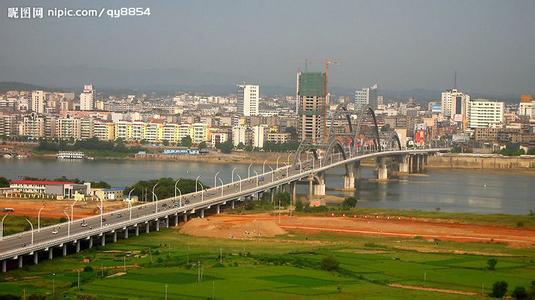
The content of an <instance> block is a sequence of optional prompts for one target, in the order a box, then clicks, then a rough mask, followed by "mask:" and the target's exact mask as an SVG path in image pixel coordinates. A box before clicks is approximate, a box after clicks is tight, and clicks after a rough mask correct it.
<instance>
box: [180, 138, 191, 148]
mask: <svg viewBox="0 0 535 300" xmlns="http://www.w3.org/2000/svg"><path fill="white" fill-rule="evenodd" d="M192 144H193V141H192V140H191V136H189V135H186V136H185V137H183V138H182V140H180V145H181V146H182V147H188V148H189V147H191V145H192Z"/></svg>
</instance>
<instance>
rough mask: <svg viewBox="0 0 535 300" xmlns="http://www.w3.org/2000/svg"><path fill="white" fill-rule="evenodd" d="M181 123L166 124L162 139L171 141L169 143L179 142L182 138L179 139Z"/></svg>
mask: <svg viewBox="0 0 535 300" xmlns="http://www.w3.org/2000/svg"><path fill="white" fill-rule="evenodd" d="M179 131H180V125H178V124H172V123H170V124H165V125H163V128H162V139H163V140H166V141H169V143H174V144H179V143H180V142H181V140H180V139H179V137H178V136H179Z"/></svg>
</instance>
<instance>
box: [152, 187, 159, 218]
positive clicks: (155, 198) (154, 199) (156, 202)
mask: <svg viewBox="0 0 535 300" xmlns="http://www.w3.org/2000/svg"><path fill="white" fill-rule="evenodd" d="M159 183H160V182H156V184H155V185H154V186H153V187H152V201H153V202H154V205H155V207H156V209H155V211H154V212H158V197H156V193H155V192H154V190H155V189H156V187H157V186H158V184H159Z"/></svg>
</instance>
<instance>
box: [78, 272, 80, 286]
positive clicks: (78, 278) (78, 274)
mask: <svg viewBox="0 0 535 300" xmlns="http://www.w3.org/2000/svg"><path fill="white" fill-rule="evenodd" d="M78 289H80V270H78Z"/></svg>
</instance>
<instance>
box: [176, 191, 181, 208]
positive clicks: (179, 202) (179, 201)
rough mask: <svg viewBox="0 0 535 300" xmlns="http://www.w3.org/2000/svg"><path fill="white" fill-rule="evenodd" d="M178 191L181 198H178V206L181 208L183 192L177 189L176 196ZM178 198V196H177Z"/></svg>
mask: <svg viewBox="0 0 535 300" xmlns="http://www.w3.org/2000/svg"><path fill="white" fill-rule="evenodd" d="M177 191H178V194H179V195H180V198H178V205H179V206H180V207H182V191H181V190H180V189H179V188H176V189H175V195H176V192H177ZM175 197H176V196H175Z"/></svg>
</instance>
